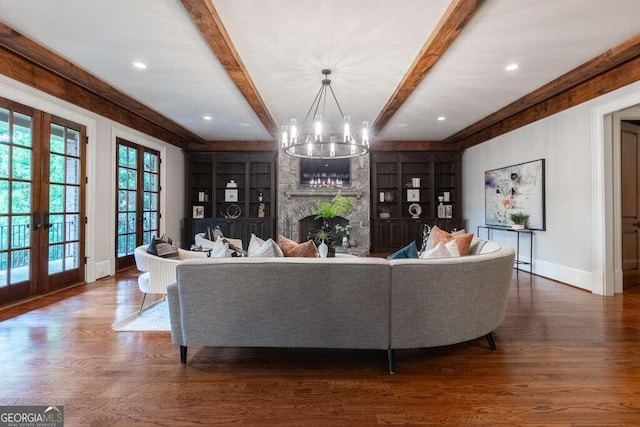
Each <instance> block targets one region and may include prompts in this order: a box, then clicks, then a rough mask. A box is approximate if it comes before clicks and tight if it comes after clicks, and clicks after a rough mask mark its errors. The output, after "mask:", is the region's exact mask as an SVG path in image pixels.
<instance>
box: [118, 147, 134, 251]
mask: <svg viewBox="0 0 640 427" xmlns="http://www.w3.org/2000/svg"><path fill="white" fill-rule="evenodd" d="M137 168H138V151H137V150H136V149H135V148H132V147H127V146H125V145H118V244H117V251H118V252H117V255H118V257H123V256H126V255H131V254H133V251H134V250H135V248H136V223H137V206H136V203H137V200H138V192H137V188H138V183H137V180H138V173H137Z"/></svg>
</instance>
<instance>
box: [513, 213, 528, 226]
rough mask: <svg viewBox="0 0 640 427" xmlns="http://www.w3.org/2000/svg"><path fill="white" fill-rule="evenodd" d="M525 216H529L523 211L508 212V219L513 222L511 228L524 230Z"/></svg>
mask: <svg viewBox="0 0 640 427" xmlns="http://www.w3.org/2000/svg"><path fill="white" fill-rule="evenodd" d="M527 218H529V215H527V214H526V213H524V212H512V213H510V214H509V219H510V220H511V222H512V223H513V225H512V226H511V228H513V229H514V230H524V228H525V224H526V223H527Z"/></svg>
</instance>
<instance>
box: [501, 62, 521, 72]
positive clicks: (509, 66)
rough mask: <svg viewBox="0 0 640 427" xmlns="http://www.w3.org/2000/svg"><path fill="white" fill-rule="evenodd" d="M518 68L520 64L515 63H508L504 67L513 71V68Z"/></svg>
mask: <svg viewBox="0 0 640 427" xmlns="http://www.w3.org/2000/svg"><path fill="white" fill-rule="evenodd" d="M518 68H520V65H518V64H515V63H514V64H509V65H507V66H506V67H504V69H505V70H507V71H514V70H517V69H518Z"/></svg>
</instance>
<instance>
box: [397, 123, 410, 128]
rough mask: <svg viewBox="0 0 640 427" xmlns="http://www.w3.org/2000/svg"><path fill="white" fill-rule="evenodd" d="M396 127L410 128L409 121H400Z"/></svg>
mask: <svg viewBox="0 0 640 427" xmlns="http://www.w3.org/2000/svg"><path fill="white" fill-rule="evenodd" d="M396 127H399V128H408V127H409V124H408V123H398V124H397V125H396Z"/></svg>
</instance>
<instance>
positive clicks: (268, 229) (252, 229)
mask: <svg viewBox="0 0 640 427" xmlns="http://www.w3.org/2000/svg"><path fill="white" fill-rule="evenodd" d="M248 226H249V230H248V231H247V239H249V238H251V233H253V234H255V235H256V236H257V237H260V238H261V239H263V240H267V239H268V238H272V239H274V236H273V221H271V220H269V219H255V220H249V222H248ZM274 240H275V239H274Z"/></svg>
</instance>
